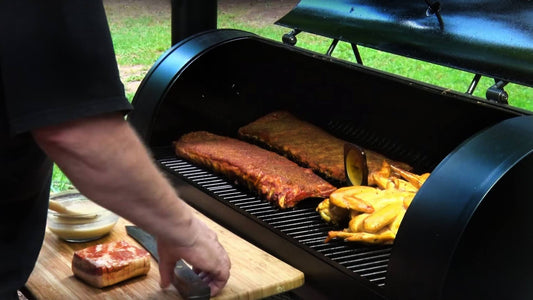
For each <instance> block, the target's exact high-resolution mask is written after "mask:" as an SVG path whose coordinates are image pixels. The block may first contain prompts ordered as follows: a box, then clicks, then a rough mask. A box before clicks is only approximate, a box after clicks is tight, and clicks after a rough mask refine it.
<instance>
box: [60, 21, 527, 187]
mask: <svg viewBox="0 0 533 300" xmlns="http://www.w3.org/2000/svg"><path fill="white" fill-rule="evenodd" d="M108 18H109V23H110V28H111V33H112V36H113V43H114V45H115V52H116V55H117V61H118V64H119V66H120V69H121V76H122V81H123V82H124V84H125V87H126V96H127V97H128V99H130V101H131V99H133V96H134V94H135V88H136V87H137V86H138V83H139V82H140V81H141V80H142V78H143V77H144V75H145V74H146V72H147V71H148V70H149V69H150V67H151V66H152V65H153V63H154V62H155V61H156V60H157V59H158V57H159V56H160V55H161V54H162V53H163V52H164V51H165V50H167V49H168V48H169V47H170V40H171V38H170V17H169V15H165V14H163V15H157V14H156V15H150V14H143V13H142V12H138V13H137V14H135V16H134V17H123V16H121V15H119V14H115V13H113V12H110V13H108ZM218 27H219V28H235V29H241V30H245V31H249V32H253V33H256V34H258V35H260V36H263V37H266V38H269V39H273V40H277V41H280V40H281V37H282V35H283V34H284V33H287V32H289V30H288V29H287V28H284V27H280V26H277V25H273V24H272V25H266V26H258V25H257V24H255V25H254V23H252V24H250V23H246V22H243V21H241V19H239V17H238V16H237V15H236V14H232V13H227V12H223V13H220V14H219V16H218ZM330 43H331V40H328V39H325V38H322V37H318V36H314V35H311V34H306V33H301V34H299V35H298V44H297V46H298V47H302V48H306V49H309V50H312V51H315V52H318V53H326V51H327V49H328V48H329V45H330ZM359 51H360V54H361V56H362V59H363V63H364V64H365V65H366V66H369V67H372V68H376V69H379V70H382V71H386V72H390V73H394V74H398V75H402V76H406V77H409V78H412V79H415V80H420V81H424V82H428V83H431V84H435V85H438V86H441V87H445V88H449V89H452V90H456V91H460V92H464V91H466V90H467V88H468V86H469V85H470V82H471V81H472V78H473V76H474V74H471V73H467V72H462V71H458V70H453V69H449V68H445V67H441V66H438V65H433V64H429V63H423V62H420V61H417V60H412V59H408V58H404V57H400V56H396V55H392V54H388V53H384V52H381V51H377V50H374V49H370V48H364V47H360V48H359ZM332 56H334V57H337V58H341V59H345V60H348V61H352V62H355V59H354V55H353V52H352V49H351V47H350V45H349V44H348V43H344V42H339V44H338V45H337V47H336V48H335V51H334V52H333V54H332ZM493 83H494V82H493V80H492V79H490V78H482V80H481V81H480V83H479V84H478V87H477V88H476V91H475V92H474V95H475V96H478V97H481V98H485V96H484V95H485V91H486V89H487V88H488V87H490V86H491V85H492V84H493ZM505 89H506V91H507V92H508V93H509V103H510V105H513V106H517V107H520V108H524V109H527V110H532V111H533V88H527V87H523V86H519V85H515V84H509V85H507V86H506V88H505ZM70 186H71V185H70V183H69V181H68V179H67V178H66V177H65V176H64V175H63V174H62V173H61V171H60V170H59V169H58V168H57V167H55V168H54V177H53V180H52V190H53V191H61V190H65V189H68V188H69V187H70Z"/></svg>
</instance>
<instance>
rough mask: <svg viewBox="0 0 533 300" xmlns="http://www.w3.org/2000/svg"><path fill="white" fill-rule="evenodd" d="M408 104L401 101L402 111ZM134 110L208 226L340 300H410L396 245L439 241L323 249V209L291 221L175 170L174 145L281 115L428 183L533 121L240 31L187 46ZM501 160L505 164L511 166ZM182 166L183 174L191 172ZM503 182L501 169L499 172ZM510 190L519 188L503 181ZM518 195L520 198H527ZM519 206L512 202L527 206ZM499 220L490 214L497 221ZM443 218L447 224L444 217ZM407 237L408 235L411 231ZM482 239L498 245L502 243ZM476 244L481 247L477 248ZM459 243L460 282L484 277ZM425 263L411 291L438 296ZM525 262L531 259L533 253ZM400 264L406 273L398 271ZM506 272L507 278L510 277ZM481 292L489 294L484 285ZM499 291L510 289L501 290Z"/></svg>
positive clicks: (198, 175)
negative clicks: (469, 151) (460, 154)
mask: <svg viewBox="0 0 533 300" xmlns="http://www.w3.org/2000/svg"><path fill="white" fill-rule="evenodd" d="M250 53H253V55H250ZM399 96H401V99H402V101H396V100H397V99H398V98H399ZM133 104H134V106H135V111H134V113H133V114H132V115H130V116H129V117H128V120H129V121H130V122H131V123H132V125H133V126H134V127H135V128H136V129H137V131H138V132H139V133H140V135H141V137H142V138H143V140H144V141H145V142H146V144H147V145H148V146H149V147H150V148H151V149H153V150H154V154H155V156H156V158H157V159H158V161H160V163H161V164H162V165H164V166H163V168H165V169H166V170H167V172H169V173H170V174H173V175H176V176H171V178H172V180H173V182H174V183H175V185H176V187H177V188H178V189H179V191H180V195H181V196H182V198H184V199H185V200H186V201H188V202H189V203H191V205H193V206H195V207H196V208H198V209H199V210H200V211H202V212H203V213H204V214H206V215H207V216H208V217H210V218H212V219H214V220H215V221H217V222H219V223H221V224H222V225H224V226H226V227H227V228H229V229H230V230H232V231H234V232H235V233H237V234H239V235H241V236H242V237H244V238H246V239H247V240H249V241H252V242H253V243H255V244H256V245H258V246H259V247H260V248H262V249H264V250H266V251H268V252H269V253H271V254H273V255H275V256H277V257H279V258H281V259H282V260H284V261H286V262H288V263H289V264H291V265H293V266H295V267H296V268H298V269H300V270H302V271H303V272H304V273H305V276H306V284H309V285H311V286H314V287H317V289H319V290H320V291H322V292H324V293H325V294H326V295H329V296H331V297H335V298H343V297H346V295H348V296H349V297H351V296H353V295H358V296H359V297H360V298H361V299H381V298H385V297H386V295H388V296H389V297H390V298H394V296H397V297H400V296H402V293H404V292H405V294H403V295H408V294H409V293H410V291H401V292H398V293H399V294H396V292H394V293H391V292H389V285H390V286H396V282H399V280H400V279H401V278H400V279H399V277H400V276H404V275H405V276H406V275H407V273H412V272H411V271H412V270H410V269H409V265H403V266H402V265H401V261H400V260H401V259H395V258H393V257H392V256H394V254H395V253H396V252H395V249H396V246H398V244H399V245H404V246H400V247H399V248H400V249H402V248H403V250H402V251H400V253H402V252H403V253H405V251H409V249H410V246H409V245H416V244H419V243H424V241H425V240H426V238H428V239H429V238H431V236H430V237H426V236H419V235H417V236H406V237H405V238H402V237H398V239H397V245H395V246H394V247H393V248H392V256H391V254H390V253H389V252H390V251H391V249H390V247H384V248H380V249H377V248H373V249H374V250H376V251H378V252H373V250H372V251H368V250H361V249H359V248H358V246H355V245H346V244H344V243H342V242H338V241H335V242H334V243H332V244H328V245H324V244H323V243H321V240H322V239H323V238H324V237H325V233H324V232H325V231H327V227H328V225H327V224H325V223H324V222H322V221H321V220H320V219H318V215H317V214H316V213H315V212H314V208H315V207H316V202H314V203H313V201H307V202H306V203H307V204H303V203H302V205H298V208H297V209H295V210H290V211H287V212H279V211H276V210H275V209H273V207H271V206H270V205H269V204H267V203H265V202H264V201H262V200H261V199H258V198H256V197H254V196H253V195H250V194H249V193H248V192H247V191H246V190H242V189H240V188H238V187H236V186H234V185H233V184H231V183H229V182H226V181H224V179H223V178H218V177H216V178H213V177H212V176H214V175H213V174H210V172H206V171H201V170H200V171H199V170H198V168H196V167H195V166H192V165H190V164H189V165H187V163H186V162H183V161H177V160H176V157H175V156H174V155H173V153H172V151H170V150H169V147H170V145H171V144H172V141H173V140H176V139H177V138H179V136H180V135H182V134H183V133H186V132H190V131H194V130H207V131H211V132H213V133H217V134H222V135H227V136H234V137H235V136H236V133H237V129H238V128H239V127H240V126H243V125H245V124H247V123H249V122H251V121H253V120H255V119H257V118H258V117H260V116H263V115H265V114H267V113H269V112H271V111H273V110H277V109H285V110H288V111H290V112H292V113H293V114H295V115H296V116H298V117H300V118H302V119H305V120H307V121H309V122H311V123H314V124H316V125H317V126H320V127H322V128H324V129H325V130H327V131H328V132H330V133H332V134H333V135H336V136H338V137H341V138H343V139H345V140H347V141H349V142H352V143H355V144H358V145H360V146H363V147H366V148H369V149H372V150H375V151H378V152H381V153H383V154H385V155H387V156H389V157H392V158H396V159H400V160H403V161H405V162H408V163H411V164H412V165H414V166H415V168H416V170H417V171H423V172H427V171H432V170H433V168H434V167H436V166H437V165H439V163H440V162H441V161H443V159H444V158H445V157H447V156H448V155H449V154H450V153H451V152H453V151H454V149H457V147H458V146H459V145H461V143H463V142H464V141H465V140H467V139H469V138H470V137H472V136H473V135H475V134H476V133H478V132H480V131H482V130H484V129H486V128H488V127H491V126H494V125H496V124H499V123H501V122H503V121H505V120H509V119H512V118H514V117H517V116H521V115H530V114H531V113H530V112H527V111H523V110H519V109H516V108H512V107H508V106H504V105H500V104H497V103H493V102H488V101H484V100H483V99H479V98H476V97H473V96H471V95H468V94H459V93H454V92H450V91H447V90H444V89H442V88H439V87H435V86H432V85H427V84H424V83H420V82H416V81H407V80H406V79H405V78H402V77H398V76H394V75H390V74H385V73H382V72H379V71H375V70H371V69H368V68H366V67H363V66H358V65H354V64H349V63H345V62H342V61H338V60H335V59H332V58H330V57H325V56H321V55H317V54H316V53H310V52H308V51H305V50H300V49H297V48H295V47H292V46H287V45H283V44H280V43H276V42H272V41H268V40H265V39H262V38H260V37H257V36H255V35H252V34H249V33H246V32H242V31H234V30H216V31H211V32H205V33H202V34H199V35H196V36H193V37H191V38H188V39H186V40H184V41H182V42H180V43H178V44H177V45H176V46H175V47H173V48H172V49H171V50H170V51H169V52H167V53H166V54H165V55H164V56H163V57H162V58H161V59H160V60H159V61H158V62H157V63H156V64H155V65H154V67H153V68H152V70H150V72H149V74H148V75H147V77H146V78H145V80H144V81H143V83H142V84H141V87H140V88H139V90H138V92H137V94H136V95H135V98H134V103H133ZM531 139H533V138H531ZM498 141H499V140H498V139H495V140H493V141H492V144H487V149H488V150H487V151H490V149H491V148H494V149H500V148H501V147H504V148H505V147H506V146H505V145H500V144H499V143H498ZM160 147H163V148H162V149H164V151H163V152H162V153H160V152H159V151H158V149H159V148H160ZM463 147H464V146H463ZM459 150H460V148H459ZM496 153H497V151H496ZM474 156H475V155H474ZM498 159H501V160H502V161H505V160H506V157H498ZM524 161H525V162H526V160H524ZM474 162H476V163H477V161H476V160H473V161H472V162H470V164H475V163H474ZM480 164H482V165H483V164H484V162H483V161H481V162H480ZM528 164H529V162H528V163H527V164H526V167H524V168H525V169H527V168H528V167H529V165H528ZM182 165H183V166H185V169H184V170H181V167H182ZM465 166H469V164H465ZM177 169H180V170H179V171H177ZM500 171H501V170H498V169H495V171H494V172H500ZM454 172H456V170H454ZM462 172H463V173H465V172H468V170H463V171H462ZM439 173H440V172H437V173H436V174H437V175H435V173H434V174H433V175H432V177H430V178H434V177H437V179H434V180H436V181H439V180H445V179H447V178H449V177H450V176H455V175H456V174H455V173H450V172H448V171H445V172H442V173H440V174H439ZM522 173H527V172H525V171H523V172H522ZM506 177H507V175H506ZM478 179H479V180H481V178H478ZM513 179H515V178H513ZM523 180H524V179H523ZM511 181H512V182H515V181H516V182H519V181H517V180H508V179H507V180H502V182H511ZM465 183H468V182H465ZM498 185H499V184H498ZM513 188H514V187H513ZM519 194H522V193H519ZM523 194H526V195H529V194H530V193H523ZM444 195H445V194H440V195H437V196H440V197H442V196H444ZM497 195H498V196H499V195H500V194H497ZM517 195H518V194H516V195H514V196H513V197H512V198H516V199H518V196H517ZM439 200H440V201H441V202H439V203H441V205H443V206H444V207H445V208H446V209H450V210H453V209H454V207H449V206H452V205H454V204H453V202H448V199H439ZM519 202H520V201H518V200H517V201H514V202H513V203H514V204H515V205H519V204H518V203H519ZM414 203H415V205H414V206H413V204H412V206H411V208H410V210H411V209H412V208H413V207H416V206H418V205H419V204H416V203H423V202H421V201H418V200H417V201H415V202H414ZM483 203H485V201H483ZM532 203H533V202H532ZM306 205H307V206H306ZM474 208H476V207H474ZM416 210H417V209H416V208H415V209H414V211H416ZM443 212H444V210H443ZM435 213H436V214H439V213H440V212H435ZM492 213H493V211H491V214H488V215H490V216H494V215H492ZM409 215H411V214H408V216H406V219H404V222H405V220H407V219H411V218H420V220H417V221H416V222H422V223H424V221H427V218H429V217H432V215H429V216H428V215H427V214H425V215H424V214H422V213H420V214H416V216H414V217H413V216H409ZM444 215H445V214H443V216H441V217H443V218H445V216H444ZM479 215H481V216H483V215H484V213H481V214H479V213H475V214H474V217H473V218H472V219H471V220H470V221H469V223H468V226H467V229H466V230H465V232H466V234H465V235H464V236H463V237H465V236H468V237H472V236H476V234H479V233H480V231H478V230H477V229H475V227H476V226H475V224H476V223H481V224H483V221H485V220H484V218H481V217H479ZM437 219H438V218H437ZM476 219H477V220H479V219H482V220H483V221H475V220H476ZM473 220H474V221H473ZM293 221H295V224H292V222H293ZM447 221H448V222H450V223H447V225H448V226H449V227H450V226H451V227H450V228H453V225H450V224H452V223H453V221H454V220H452V219H450V220H447ZM270 223H272V224H270ZM510 223H511V224H512V222H510ZM406 224H408V223H406ZM422 226H424V225H422ZM443 226H446V225H443ZM406 227H408V226H406ZM403 228H404V226H403V225H402V227H400V231H401V232H403ZM473 228H474V229H473ZM307 229H309V231H308V230H307ZM448 229H449V228H439V229H438V230H440V232H438V233H436V234H440V235H445V233H446V232H447V230H448ZM406 230H407V229H406ZM456 233H457V232H456ZM521 233H522V234H523V235H524V236H527V235H528V234H527V233H526V232H521ZM450 234H453V233H450ZM483 236H484V237H485V238H487V240H491V243H492V241H494V240H498V239H494V238H492V239H491V238H490V237H487V236H486V235H483ZM456 237H458V236H456ZM528 238H529V237H528ZM467 240H473V241H478V240H476V239H474V238H468V239H467ZM530 240H533V237H531V238H530ZM459 244H460V245H463V246H459V247H457V248H453V247H452V249H456V250H457V253H455V255H454V259H453V260H452V263H451V266H452V267H451V268H449V270H448V271H449V272H450V274H456V275H457V274H464V273H467V272H469V271H472V270H476V268H477V270H483V269H482V268H479V267H476V266H475V265H472V263H471V261H473V260H472V259H471V256H472V253H471V250H470V249H474V248H475V247H474V246H473V245H472V244H470V243H469V242H468V241H465V238H463V239H461V240H460V241H459ZM448 246H450V245H448ZM494 247H495V246H494ZM363 248H364V247H363ZM406 249H407V250H406ZM478 250H480V249H478ZM514 250H516V249H514ZM379 251H382V252H379ZM443 251H444V249H443ZM480 251H482V250H480ZM415 252H416V251H415ZM461 253H463V254H461ZM422 254H423V257H422V258H423V259H422V258H421V260H422V261H424V262H426V263H425V264H420V265H419V266H418V267H420V268H421V269H422V272H417V273H412V275H411V277H408V278H410V279H409V280H411V279H412V280H413V281H416V283H417V284H418V283H420V284H421V285H424V284H426V283H427V286H429V287H431V286H435V285H438V284H441V286H442V278H433V277H431V274H430V273H431V272H430V270H423V268H428V269H431V268H433V265H432V264H431V263H432V261H433V258H432V255H433V254H432V253H431V252H430V251H429V252H424V253H422ZM422 254H421V255H422ZM520 256H521V257H522V258H524V257H525V254H524V253H521V255H520ZM391 257H392V258H391ZM411 258H412V259H415V258H413V257H411ZM391 259H392V261H390V260H391ZM396 260H398V261H400V262H396ZM435 260H438V257H435ZM479 263H480V264H481V260H479ZM392 264H394V265H396V267H394V268H392V267H391V265H392ZM398 264H400V266H398ZM532 269H533V268H532ZM398 270H402V271H398ZM406 270H407V271H406ZM498 270H502V271H504V272H503V273H505V272H508V271H509V270H507V269H505V268H503V267H499V269H498ZM404 271H405V272H406V274H403V273H404ZM428 272H429V273H428ZM479 272H481V271H479ZM487 273H490V272H487ZM391 274H393V275H391ZM391 276H392V277H393V278H391ZM502 276H503V275H502ZM459 277H460V276H459ZM510 277H512V278H515V277H514V276H510ZM454 278H457V276H455V277H454ZM481 278H484V277H481ZM397 280H398V281H397ZM406 280H407V279H406ZM433 280H435V282H433ZM437 281H439V282H440V283H438V284H437V283H436V282H437ZM503 282H506V281H503ZM384 283H386V284H385V285H384ZM471 283H472V282H471ZM472 284H476V285H478V286H481V285H482V283H481V282H474V283H472ZM443 285H444V286H445V288H444V289H445V292H446V295H454V293H453V292H452V291H453V290H454V289H453V288H448V287H454V288H455V287H457V286H458V285H457V282H455V281H454V279H453V278H452V277H450V276H448V277H446V278H445V282H444V283H443ZM495 286H497V285H495ZM405 288H406V289H408V288H409V287H405ZM498 288H500V289H501V290H503V285H500V286H498ZM443 293H444V292H443Z"/></svg>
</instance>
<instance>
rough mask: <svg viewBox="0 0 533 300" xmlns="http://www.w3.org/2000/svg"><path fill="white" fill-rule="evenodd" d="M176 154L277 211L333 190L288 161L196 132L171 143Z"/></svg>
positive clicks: (325, 194) (277, 155)
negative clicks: (241, 186) (234, 183)
mask: <svg viewBox="0 0 533 300" xmlns="http://www.w3.org/2000/svg"><path fill="white" fill-rule="evenodd" d="M174 146H175V151H176V154H177V155H178V156H180V157H183V158H185V159H187V160H190V161H192V162H194V163H197V164H199V165H202V166H205V167H208V168H210V169H212V170H213V171H215V172H218V173H221V174H223V175H225V176H227V177H228V178H230V179H231V180H236V181H237V182H239V183H240V184H244V185H246V186H248V187H249V188H250V189H251V190H254V191H256V192H257V193H259V194H261V195H262V196H264V197H265V198H266V199H267V200H268V201H270V202H273V203H275V204H276V205H277V206H279V207H280V208H289V207H293V206H294V205H296V203H298V202H299V201H301V200H303V199H306V198H312V197H316V198H325V197H328V196H329V194H330V193H331V192H333V191H334V190H335V189H336V188H335V187H334V186H333V185H331V184H330V183H328V182H327V181H325V180H323V179H322V178H320V177H319V176H317V175H316V174H314V173H313V171H312V170H310V169H307V168H302V167H300V166H298V165H297V164H296V163H294V162H292V161H290V160H288V159H287V158H285V157H283V156H281V155H279V154H277V153H274V152H271V151H268V150H265V149H262V148H260V147H258V146H255V145H252V144H249V143H247V142H244V141H240V140H237V139H233V138H230V137H224V136H219V135H215V134H212V133H209V132H206V131H196V132H191V133H188V134H185V135H183V136H182V137H181V138H180V139H179V140H178V141H176V142H174Z"/></svg>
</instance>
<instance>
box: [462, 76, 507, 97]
mask: <svg viewBox="0 0 533 300" xmlns="http://www.w3.org/2000/svg"><path fill="white" fill-rule="evenodd" d="M480 79H481V75H480V74H476V75H475V76H474V78H473V79H472V82H471V83H470V86H469V87H468V90H467V91H466V93H467V94H470V95H472V94H473V93H474V90H475V89H476V87H477V84H478V83H479V80H480ZM508 83H509V82H507V81H503V80H500V79H496V78H494V85H492V86H491V87H489V88H488V89H487V92H486V93H485V98H487V100H489V101H494V102H497V103H501V104H509V102H508V100H509V94H507V92H506V91H505V90H504V89H503V88H504V87H505V86H506V85H507V84H508Z"/></svg>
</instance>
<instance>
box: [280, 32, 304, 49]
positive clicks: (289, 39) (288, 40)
mask: <svg viewBox="0 0 533 300" xmlns="http://www.w3.org/2000/svg"><path fill="white" fill-rule="evenodd" d="M300 32H302V31H301V30H299V29H294V30H291V32H289V33H285V34H284V35H283V37H282V39H281V40H282V41H283V43H284V44H287V45H291V46H294V45H296V43H297V42H298V39H297V38H296V35H297V34H298V33H300Z"/></svg>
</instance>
